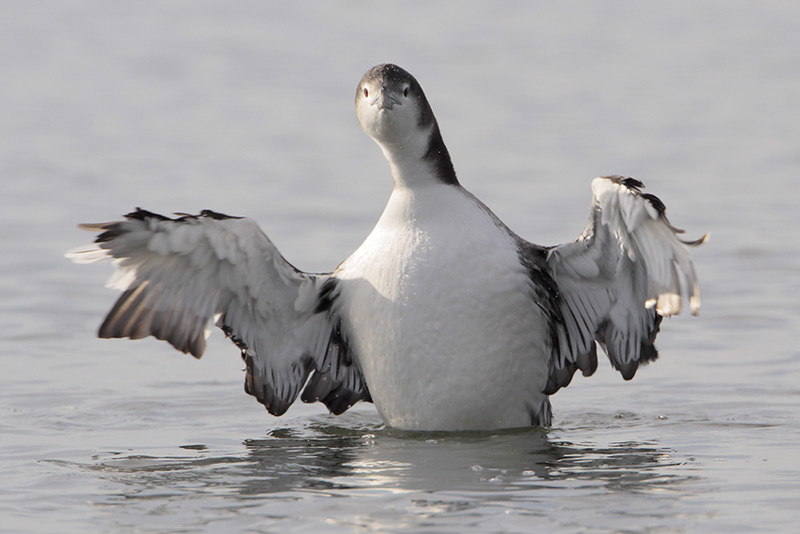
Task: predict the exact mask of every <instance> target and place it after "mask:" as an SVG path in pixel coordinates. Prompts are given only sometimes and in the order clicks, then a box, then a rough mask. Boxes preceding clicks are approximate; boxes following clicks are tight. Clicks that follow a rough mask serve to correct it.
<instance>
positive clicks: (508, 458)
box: [90, 422, 690, 503]
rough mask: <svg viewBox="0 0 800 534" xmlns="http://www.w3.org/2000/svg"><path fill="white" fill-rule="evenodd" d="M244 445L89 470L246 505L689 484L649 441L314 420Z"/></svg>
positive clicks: (140, 487)
mask: <svg viewBox="0 0 800 534" xmlns="http://www.w3.org/2000/svg"><path fill="white" fill-rule="evenodd" d="M243 445H244V448H243V449H242V450H240V451H238V452H237V453H235V454H216V453H215V451H214V450H211V449H209V448H206V447H205V446H203V445H187V446H185V447H184V448H183V449H182V451H181V454H179V455H174V456H173V455H170V456H164V457H156V456H147V455H129V456H123V455H114V456H112V457H106V458H99V459H98V461H97V462H96V463H94V464H93V465H92V466H91V467H90V468H91V469H92V470H93V471H95V472H97V473H99V475H100V477H101V478H104V479H106V480H110V481H114V482H116V483H121V484H123V485H124V486H125V487H124V489H123V490H122V491H121V492H120V495H121V496H124V498H125V499H131V498H137V497H147V498H151V497H153V496H154V494H157V495H160V496H165V495H181V494H183V495H185V494H191V493H215V494H220V495H225V496H239V497H241V498H248V499H249V498H253V497H258V496H264V497H270V496H272V497H276V496H279V494H286V495H291V494H297V493H298V492H299V493H303V492H313V493H319V492H322V493H325V494H330V495H334V494H336V495H346V494H351V493H353V492H363V491H375V490H378V491H380V492H390V493H395V492H396V493H410V492H422V493H424V494H429V493H437V492H445V493H448V494H453V493H456V494H459V495H463V496H473V497H474V496H478V495H480V496H482V497H481V498H491V495H492V494H499V493H507V492H520V491H525V492H530V491H531V490H537V489H539V490H552V489H563V488H569V489H573V490H574V489H590V490H592V491H602V492H640V491H648V490H651V489H655V488H659V487H663V486H665V485H670V484H675V483H679V482H683V481H686V480H688V479H689V478H690V476H689V475H687V474H686V471H687V470H686V469H680V466H681V464H682V463H683V462H682V461H681V460H677V459H675V458H673V452H672V451H670V450H667V449H664V448H662V447H659V446H657V445H655V444H652V443H639V442H626V443H617V444H612V445H608V446H602V447H599V446H593V445H578V444H574V443H568V442H565V441H560V440H556V439H554V438H551V433H548V432H547V431H543V430H541V429H530V430H521V431H508V432H493V433H478V432H474V433H457V434H454V433H409V432H398V431H395V430H390V429H384V428H382V427H381V426H379V425H364V426H358V425H356V426H350V427H342V426H331V425H329V424H326V423H320V422H312V423H310V424H308V426H306V427H302V428H295V427H292V428H279V429H275V430H272V431H270V432H269V433H268V434H267V436H266V437H264V438H260V439H251V440H247V441H245V442H244V444H243ZM184 452H185V454H184ZM534 493H535V491H534ZM426 502H428V503H429V502H431V501H426Z"/></svg>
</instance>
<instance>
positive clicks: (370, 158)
mask: <svg viewBox="0 0 800 534" xmlns="http://www.w3.org/2000/svg"><path fill="white" fill-rule="evenodd" d="M2 12H3V14H2V16H1V17H0V43H2V46H0V73H2V81H0V183H1V184H2V192H1V193H0V223H1V224H2V230H0V246H1V250H2V252H0V314H1V316H2V321H0V365H1V366H2V367H0V369H2V373H0V384H2V387H0V519H2V523H0V530H2V531H4V532H5V531H7V532H53V533H55V532H58V533H72V532H76V533H77V532H109V533H115V532H142V533H167V532H276V533H278V532H280V533H286V532H303V533H308V532H334V533H335V532H415V533H417V532H452V533H464V532H476V533H478V532H537V531H541V532H721V531H724V532H754V531H770V532H794V531H795V529H796V525H797V523H798V521H800V508H799V507H798V504H800V460H798V453H800V416H799V415H798V414H799V413H800V412H799V411H798V408H800V348H798V346H799V345H798V342H797V332H798V331H800V304H798V296H800V237H799V235H798V228H800V210H798V203H799V202H800V186H798V177H799V176H800V38H799V37H798V36H799V35H800V3H798V2H795V1H789V0H787V1H764V2H740V1H717V2H704V1H700V2H694V1H692V2H689V1H676V2H669V3H666V2H665V3H658V4H656V3H649V2H648V3H641V2H618V1H608V2H570V3H554V2H548V3H545V2H521V1H520V2H512V1H508V2H493V3H488V2H486V3H468V2H437V3H430V4H429V3H425V2H404V3H402V4H396V3H395V4H391V5H388V4H380V5H378V4H375V3H373V2H346V3H333V2H313V3H311V2H297V3H289V2H280V3H278V2H273V3H269V2H260V1H255V0H253V1H233V2H225V3H221V2H207V1H191V2H190V1H188V0H187V1H173V2H156V1H152V0H145V1H140V2H128V3H122V2H107V1H100V0H97V1H64V2H55V1H36V2H13V3H12V2H6V3H4V4H3V7H2ZM386 61H392V62H396V63H398V64H400V65H402V66H404V67H406V68H407V69H409V70H410V71H411V72H412V73H413V74H415V75H416V77H417V78H418V79H419V80H420V82H421V83H422V85H423V87H424V88H425V90H426V93H427V95H428V98H429V100H430V101H431V103H432V105H433V108H434V110H435V112H436V114H437V117H438V119H439V122H440V124H441V127H442V132H443V135H444V138H445V142H446V143H447V144H448V146H449V148H450V151H451V154H452V156H453V159H454V162H455V165H456V169H457V171H458V172H459V177H460V179H461V181H462V183H463V184H464V185H465V186H466V187H467V188H468V189H470V190H471V191H472V192H473V193H475V194H476V195H477V196H478V197H480V198H481V199H482V200H484V201H485V202H486V203H487V204H488V205H489V206H491V207H492V208H493V209H494V210H495V212H496V213H497V214H498V215H499V216H500V217H501V218H502V219H503V220H504V221H505V222H506V223H508V224H509V226H511V228H513V229H514V230H516V231H517V232H518V233H520V234H521V235H522V236H524V237H526V238H527V239H529V240H531V241H534V242H537V243H541V244H555V243H560V242H565V241H569V240H572V239H574V238H575V237H576V236H577V235H578V234H579V233H580V231H581V230H582V228H583V225H584V224H585V221H586V217H587V215H588V211H589V200H590V189H589V182H590V180H591V179H592V178H593V177H595V176H598V175H606V174H612V173H616V174H625V175H630V176H634V177H636V178H639V179H641V180H643V181H644V182H645V183H646V185H647V186H648V191H650V192H653V193H655V194H657V195H659V196H660V197H661V198H662V199H663V200H664V202H665V203H666V204H667V206H668V212H669V215H670V219H671V220H672V222H673V223H674V224H675V225H677V226H679V227H682V228H686V230H687V232H688V235H689V236H690V237H697V236H699V235H702V234H703V233H705V232H710V233H711V239H710V241H709V242H708V243H707V244H706V245H704V246H703V247H702V248H700V249H698V250H697V251H696V254H695V258H696V264H697V269H698V271H699V273H700V277H701V281H702V283H703V298H704V300H703V309H702V310H701V313H700V315H699V317H696V318H694V317H690V316H688V315H681V316H679V317H676V318H673V319H671V320H668V321H665V323H664V324H663V325H662V333H661V336H660V337H659V343H658V346H659V349H660V351H661V359H660V360H659V361H658V362H656V363H655V364H653V365H650V366H648V367H646V368H643V369H641V370H640V371H639V373H638V374H637V376H636V378H635V379H634V380H633V381H632V382H624V381H623V380H622V379H621V378H620V377H619V376H618V375H617V374H616V373H614V372H613V371H612V369H611V367H610V366H609V365H607V364H601V366H600V369H599V370H598V372H597V373H596V375H595V376H594V377H592V378H590V379H584V378H581V377H576V379H575V380H574V381H573V384H572V385H571V386H570V387H569V388H567V389H565V390H562V391H560V392H559V393H558V394H557V395H555V396H554V397H553V399H552V401H553V406H554V425H553V427H552V428H549V429H546V430H543V429H530V430H523V431H509V432H496V433H470V434H413V433H403V432H398V431H394V430H391V429H388V428H384V427H383V426H382V424H381V422H380V420H379V418H378V416H377V415H376V412H375V410H374V408H373V407H372V406H371V405H369V404H363V405H358V406H357V407H355V408H354V409H352V410H350V411H349V412H348V413H347V414H345V415H344V416H341V417H333V416H330V415H328V414H327V413H326V410H325V408H324V407H323V406H321V405H310V406H309V405H299V404H298V405H296V406H294V407H293V408H292V409H291V410H290V411H289V413H288V414H286V415H285V416H284V417H281V418H274V417H272V416H270V415H269V414H267V413H266V411H265V410H264V409H263V408H262V407H261V406H260V405H259V404H257V403H256V402H255V401H254V400H253V399H252V398H251V397H249V396H247V395H245V394H244V392H243V390H242V382H243V373H242V363H241V360H240V358H239V356H238V351H237V350H236V349H235V347H233V346H232V345H231V344H230V343H228V342H227V341H225V340H224V339H222V336H221V335H218V334H215V335H214V336H212V339H211V340H210V346H209V349H208V350H207V352H206V356H205V357H204V358H203V360H201V361H199V362H198V361H194V360H193V359H192V358H190V357H187V356H184V355H182V354H179V353H177V352H176V351H174V350H172V349H171V348H170V347H169V346H167V345H166V344H164V343H161V342H156V341H154V340H144V341H138V342H130V341H109V340H98V339H96V338H95V337H94V334H95V331H96V328H97V326H98V325H99V323H100V321H101V320H102V318H103V316H104V313H105V312H106V311H107V310H108V308H109V307H110V305H111V304H112V302H113V300H114V299H115V298H116V295H115V293H114V292H113V291H111V290H108V289H105V288H104V287H103V283H104V282H105V280H106V279H107V277H108V276H109V275H110V273H111V269H110V267H109V266H108V265H91V266H80V265H73V264H70V263H69V262H68V261H67V260H65V259H64V258H63V256H62V254H63V252H64V251H66V250H67V249H69V248H73V247H76V246H79V245H82V244H84V243H87V242H88V241H89V240H90V239H91V236H90V235H89V234H87V233H83V232H80V231H79V230H77V229H76V226H75V225H76V223H79V222H95V221H107V220H113V219H116V218H118V217H119V216H120V215H122V214H124V213H127V212H128V211H131V210H132V209H133V208H134V207H136V206H141V207H143V208H147V209H149V210H152V211H160V212H165V213H170V212H174V211H184V212H198V211H199V210H201V209H204V208H212V209H214V210H217V211H222V212H225V213H230V214H234V215H246V216H249V217H252V218H254V219H256V220H258V221H259V223H260V224H261V225H262V227H263V228H264V229H265V231H266V232H267V233H268V234H269V235H270V236H271V238H272V239H273V241H274V242H275V243H276V245H277V246H278V247H279V248H280V249H281V251H282V252H283V253H284V255H285V256H286V257H287V258H288V259H289V260H290V261H292V262H293V263H294V264H295V265H297V266H298V267H300V268H301V269H304V270H309V271H329V270H331V269H333V268H334V267H335V266H336V265H337V264H338V263H339V262H340V261H341V260H343V259H344V258H345V257H347V255H348V254H349V253H350V252H351V251H352V250H353V249H355V247H357V246H358V244H359V243H360V242H361V240H362V239H363V238H364V237H365V236H366V235H367V233H368V232H369V230H370V229H371V227H372V225H373V224H374V222H375V220H376V219H377V217H378V215H379V214H380V212H381V210H382V208H383V205H384V203H385V201H386V198H387V197H388V194H389V191H390V188H391V181H390V178H389V173H388V168H387V166H386V164H385V162H384V161H383V158H382V155H381V154H380V151H379V150H378V148H377V147H376V146H375V145H374V143H373V142H372V141H371V140H370V139H369V138H368V137H367V136H366V135H364V134H363V133H362V132H361V131H360V129H359V128H358V125H357V123H356V121H355V118H354V113H353V105H352V99H353V94H354V91H355V87H356V84H357V83H358V81H359V79H360V77H361V75H362V74H363V73H364V72H365V71H366V70H367V69H368V68H369V67H371V66H372V65H374V64H377V63H381V62H386Z"/></svg>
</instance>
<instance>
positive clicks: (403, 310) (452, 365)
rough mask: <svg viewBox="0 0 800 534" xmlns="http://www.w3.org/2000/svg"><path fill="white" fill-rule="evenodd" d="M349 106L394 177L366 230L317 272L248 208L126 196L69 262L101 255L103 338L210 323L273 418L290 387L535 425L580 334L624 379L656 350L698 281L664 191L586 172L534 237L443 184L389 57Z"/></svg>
mask: <svg viewBox="0 0 800 534" xmlns="http://www.w3.org/2000/svg"><path fill="white" fill-rule="evenodd" d="M356 115H357V117H358V120H359V123H360V124H361V127H362V128H363V129H364V131H365V132H366V133H367V134H369V135H370V136H371V137H372V138H373V139H374V140H375V141H376V142H377V143H378V145H379V146H380V147H381V149H382V150H383V153H384V155H385V156H386V159H387V160H388V162H389V165H390V168H391V172H392V177H393V179H394V189H393V191H392V194H391V196H390V198H389V201H388V204H387V206H386V208H385V210H384V212H383V214H382V215H381V217H380V219H379V220H378V222H377V224H376V226H375V228H374V229H373V230H372V232H371V233H370V235H369V236H368V237H367V238H366V240H365V241H364V243H363V244H362V245H361V246H360V247H359V248H358V249H357V250H356V251H355V252H353V254H352V255H351V256H350V257H348V258H347V259H346V260H345V261H344V262H342V263H341V264H340V265H339V266H338V267H337V268H336V269H335V270H334V271H333V272H332V273H326V274H311V273H304V272H301V271H299V270H297V269H296V268H295V267H293V266H292V265H291V264H290V263H289V262H287V261H286V260H285V259H284V258H283V257H282V256H281V254H280V253H279V252H278V250H277V249H276V248H275V246H274V245H273V244H272V242H271V241H270V240H269V238H268V237H267V236H266V235H265V234H264V233H263V232H262V231H261V230H260V229H259V228H258V226H257V225H256V224H255V223H254V222H253V221H251V220H249V219H245V218H239V217H230V216H226V215H222V214H218V213H215V212H211V211H203V212H202V213H201V214H200V215H196V216H192V215H180V216H178V217H177V218H175V219H170V218H166V217H163V216H161V215H157V214H153V213H150V212H147V211H144V210H141V209H138V210H137V211H135V212H133V213H130V214H128V215H127V216H125V219H124V220H122V221H119V222H113V223H106V224H93V225H82V226H83V227H84V228H86V229H88V230H93V231H98V232H100V233H99V235H98V237H97V239H96V241H95V244H94V245H92V246H89V247H86V248H83V249H78V250H75V251H72V252H71V253H70V257H72V258H73V259H74V260H75V261H79V262H91V261H96V260H101V259H111V260H113V261H114V262H115V263H116V266H117V272H116V276H115V277H114V278H112V280H111V281H110V282H109V285H110V286H112V287H115V288H118V289H121V290H123V294H122V296H121V297H120V298H119V300H118V301H117V303H116V304H115V305H114V307H113V308H112V309H111V311H110V312H109V314H108V316H107V317H106V319H105V321H104V322H103V324H102V325H101V327H100V331H99V336H100V337H129V338H131V339H138V338H142V337H146V336H150V335H152V336H155V337H157V338H159V339H164V340H166V341H168V342H169V343H171V344H172V345H173V346H174V347H175V348H177V349H178V350H181V351H183V352H188V353H191V354H192V355H194V356H195V357H198V358H199V357H200V356H201V355H202V354H203V351H204V349H205V338H206V335H207V333H208V330H209V327H210V323H211V321H212V319H214V320H215V322H216V325H217V326H219V327H220V328H221V329H222V330H223V331H224V332H225V334H226V335H227V336H228V337H230V338H231V340H233V342H234V343H235V344H236V345H237V346H238V347H239V348H240V349H241V350H242V356H243V358H244V360H245V362H246V364H247V375H246V379H245V388H246V391H247V392H248V393H250V394H252V395H254V396H255V397H256V398H257V399H258V400H259V401H260V402H261V403H263V404H264V405H265V406H266V408H267V409H268V410H269V411H270V413H272V414H275V415H281V414H282V413H284V412H285V411H286V410H287V408H288V407H289V406H290V405H291V404H292V402H294V400H295V399H296V398H297V396H298V394H300V392H301V390H302V395H301V398H302V400H303V401H305V402H314V401H321V402H323V403H325V404H326V405H327V406H328V408H329V409H330V410H331V411H332V412H333V413H336V414H339V413H342V412H344V411H345V410H347V409H348V408H349V407H350V406H352V405H353V404H354V403H355V402H357V401H359V400H366V401H372V402H374V403H375V406H376V407H377V409H378V412H379V413H380V415H381V417H382V418H383V420H384V421H385V422H386V423H387V424H388V425H391V426H394V427H398V428H405V429H418V430H469V429H493V428H508V427H519V426H527V425H531V424H540V425H548V424H550V420H551V409H550V402H549V399H548V396H549V395H550V394H552V393H554V392H555V391H557V390H558V389H559V388H561V387H564V386H566V385H567V384H569V382H570V380H571V379H572V376H573V374H574V373H575V371H577V370H578V369H580V370H581V371H582V372H583V374H584V375H590V374H592V373H593V372H594V371H595V369H596V367H597V354H596V348H595V347H596V342H597V343H600V345H601V346H602V347H603V348H604V349H605V351H606V352H607V354H608V357H609V359H610V360H611V363H612V364H613V366H614V367H615V368H616V369H618V370H619V371H620V372H621V373H622V375H623V377H624V378H625V379H630V378H632V377H633V375H634V373H635V372H636V369H637V367H638V366H639V365H640V364H644V363H647V362H649V361H652V360H654V359H655V358H656V357H657V354H658V353H657V351H656V349H655V347H654V345H653V342H654V340H655V337H656V334H657V332H658V329H659V324H660V322H661V318H662V317H664V316H669V315H673V314H677V313H678V312H679V311H680V309H681V304H682V300H683V298H684V296H688V299H689V304H690V308H691V311H692V313H696V312H697V310H698V309H699V306H700V291H699V286H698V282H697V276H696V274H695V269H694V266H693V264H692V261H691V258H690V256H689V250H688V248H687V245H696V244H699V243H701V242H702V241H703V240H704V238H703V239H701V240H698V241H695V242H684V241H681V240H680V239H679V238H678V234H679V233H680V231H679V230H677V229H675V228H674V227H673V226H671V225H670V223H669V222H668V220H667V218H666V216H665V210H664V205H663V204H662V203H661V201H660V200H658V199H657V198H656V197H654V196H652V195H649V194H645V193H642V191H641V189H642V187H643V186H642V184H641V183H640V182H638V181H636V180H634V179H632V178H623V177H619V176H610V177H605V178H597V179H595V180H594V181H593V182H592V191H593V194H594V198H593V204H592V208H591V213H590V217H589V222H588V224H587V226H586V228H585V230H584V232H583V233H582V234H581V236H580V237H579V238H578V239H577V240H576V241H574V242H572V243H567V244H564V245H559V246H555V247H541V246H538V245H534V244H532V243H529V242H527V241H525V240H523V239H522V238H521V237H519V236H517V235H516V234H515V233H513V232H512V231H511V230H509V229H508V228H507V227H506V226H505V225H504V224H503V223H502V222H501V221H500V220H499V219H498V218H497V217H496V216H495V215H494V214H493V213H492V212H491V211H490V210H489V209H488V208H487V207H486V206H485V205H484V204H483V203H481V202H480V201H479V200H477V199H476V198H475V197H474V196H473V195H471V194H470V193H469V192H467V191H466V190H465V189H464V188H463V187H462V186H461V185H460V184H459V182H458V179H457V178H456V174H455V171H454V169H453V164H452V162H451V160H450V156H449V154H448V152H447V148H446V147H445V145H444V142H443V141H442V137H441V133H440V131H439V126H438V124H437V122H436V119H435V117H434V115H433V112H432V110H431V108H430V106H429V104H428V101H427V99H426V98H425V95H424V93H423V91H422V88H421V87H420V85H419V83H418V82H417V81H416V80H415V79H414V77H413V76H411V75H410V74H409V73H408V72H406V71H405V70H403V69H401V68H400V67H397V66H395V65H390V64H385V65H378V66H376V67H374V68H372V69H370V70H369V71H368V72H367V73H366V74H365V75H364V77H363V78H362V80H361V82H360V83H359V86H358V89H357V92H356Z"/></svg>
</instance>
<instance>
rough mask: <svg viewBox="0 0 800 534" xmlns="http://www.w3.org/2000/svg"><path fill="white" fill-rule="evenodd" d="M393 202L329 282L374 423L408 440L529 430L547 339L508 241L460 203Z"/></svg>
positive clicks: (456, 198) (432, 198) (543, 375)
mask: <svg viewBox="0 0 800 534" xmlns="http://www.w3.org/2000/svg"><path fill="white" fill-rule="evenodd" d="M403 195H404V193H398V192H395V193H394V194H393V198H392V200H390V202H389V205H388V206H387V209H386V211H385V212H384V215H383V216H382V218H381V220H380V221H379V223H378V225H377V226H376V227H375V230H374V231H373V232H372V234H370V236H369V237H368V238H367V240H366V241H365V242H364V244H363V245H362V246H361V247H360V248H359V249H358V250H357V251H356V252H355V253H354V254H353V255H352V256H351V257H350V258H348V260H347V261H346V262H345V263H343V264H342V265H341V266H340V270H339V271H337V273H336V276H337V277H338V278H340V279H341V285H340V288H341V292H340V297H339V298H340V299H342V301H341V305H342V308H341V309H342V311H343V315H344V320H345V328H346V331H347V335H348V342H349V343H350V346H351V347H352V349H353V351H354V353H355V355H356V357H357V358H358V360H359V363H360V365H361V369H362V371H363V373H364V377H365V379H366V382H367V386H368V387H369V390H370V394H371V396H372V399H373V401H374V403H375V406H376V407H377V409H378V411H379V413H380V414H381V417H382V418H383V419H384V421H385V422H386V423H387V424H389V425H391V426H393V427H396V428H403V429H418V430H469V429H491V428H509V427H518V426H527V425H530V424H531V416H532V414H534V413H536V412H537V411H538V409H539V406H540V404H541V402H542V401H543V400H544V395H543V394H542V393H541V391H542V390H543V389H544V386H545V383H546V380H547V373H548V364H547V359H548V356H549V350H550V347H549V335H548V332H547V328H546V324H545V320H544V318H543V316H542V313H541V310H540V309H539V308H538V307H537V306H536V303H535V302H534V301H533V300H532V297H531V291H530V285H529V284H530V280H529V277H528V275H527V273H526V271H525V269H524V268H523V266H522V265H521V264H520V261H519V257H518V253H517V248H516V245H515V243H514V241H513V238H512V237H511V236H509V235H508V234H507V232H506V231H505V230H503V229H501V228H499V227H497V226H496V225H495V224H494V223H493V222H492V219H491V218H490V216H489V214H488V213H486V212H485V211H483V210H482V209H480V208H479V207H478V206H477V205H476V204H475V203H474V202H473V201H472V200H471V198H469V197H467V196H462V195H454V194H453V192H452V191H450V192H449V195H438V196H444V197H445V198H437V195H435V194H431V193H430V192H428V193H427V194H426V199H425V202H426V205H427V206H429V207H430V208H431V209H426V207H425V206H420V205H419V202H420V201H419V200H417V199H413V198H403ZM406 195H410V193H406ZM396 197H397V198H396Z"/></svg>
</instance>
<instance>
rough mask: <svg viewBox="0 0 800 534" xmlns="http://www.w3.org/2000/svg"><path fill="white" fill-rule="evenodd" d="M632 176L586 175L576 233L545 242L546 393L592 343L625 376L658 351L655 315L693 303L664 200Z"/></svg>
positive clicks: (684, 249)
mask: <svg viewBox="0 0 800 534" xmlns="http://www.w3.org/2000/svg"><path fill="white" fill-rule="evenodd" d="M642 187H643V185H642V183H641V182H639V181H637V180H634V179H632V178H623V177H621V176H607V177H604V178H596V179H595V180H593V181H592V192H593V199H592V211H591V214H590V217H589V222H588V224H587V226H586V228H585V229H584V231H583V233H582V234H581V236H580V237H579V238H578V239H577V240H576V241H574V242H572V243H567V244H564V245H559V246H557V247H553V248H552V249H550V251H549V253H548V256H547V262H548V264H549V266H550V268H551V270H552V273H553V278H554V280H555V283H556V284H557V287H558V293H559V297H560V298H559V306H560V308H561V310H560V311H561V315H562V316H563V322H561V323H560V324H557V325H556V330H557V335H556V338H557V339H558V342H559V346H558V347H557V349H556V351H555V354H554V357H553V359H552V362H551V378H550V381H549V383H548V393H552V392H554V391H555V390H557V389H558V388H559V387H563V386H565V385H566V384H568V383H569V381H570V380H571V378H572V373H574V372H575V370H577V369H581V370H583V372H584V374H591V373H592V372H594V369H595V368H596V366H597V359H596V356H595V351H594V342H595V341H597V342H599V343H600V345H601V346H602V347H603V348H604V350H605V351H606V353H607V355H608V357H609V359H610V360H611V363H612V364H613V365H614V367H615V368H616V369H618V370H619V371H620V372H621V373H622V375H623V377H624V378H625V379H630V378H632V377H633V375H634V374H635V372H636V369H637V367H638V366H639V365H640V364H643V363H647V362H648V361H651V360H654V359H656V358H657V357H658V351H657V350H656V349H655V346H654V345H653V343H654V341H655V337H656V334H657V333H658V329H659V325H660V322H661V318H662V317H665V316H670V315H674V314H677V313H680V311H681V307H682V302H683V299H684V298H688V300H689V306H690V309H691V312H692V314H697V312H698V310H699V308H700V285H699V281H698V279H697V273H696V271H695V268H694V264H693V263H692V259H691V255H690V253H689V246H695V245H699V244H701V243H703V242H704V241H705V240H706V238H707V235H706V236H703V237H702V238H700V239H698V240H696V241H683V240H681V239H679V238H678V237H677V235H678V234H681V233H683V231H682V230H679V229H677V228H675V227H673V226H672V225H671V224H670V223H669V221H668V220H667V218H666V215H665V207H664V204H663V203H662V202H661V200H659V199H658V198H657V197H655V196H654V195H651V194H646V193H642V191H641V188H642Z"/></svg>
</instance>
